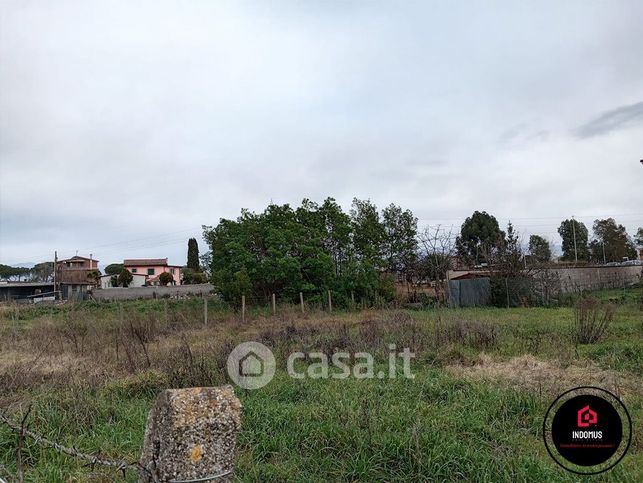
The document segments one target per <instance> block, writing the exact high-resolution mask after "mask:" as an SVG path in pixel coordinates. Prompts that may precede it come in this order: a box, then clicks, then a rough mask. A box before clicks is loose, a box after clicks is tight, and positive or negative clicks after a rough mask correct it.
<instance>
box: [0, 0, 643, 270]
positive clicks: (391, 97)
mask: <svg viewBox="0 0 643 483" xmlns="http://www.w3.org/2000/svg"><path fill="white" fill-rule="evenodd" d="M574 2H576V3H574ZM4 3H5V5H3V15H0V32H1V35H0V36H1V39H2V41H0V263H9V262H14V261H29V260H31V261H34V262H36V261H40V260H41V259H42V258H41V256H42V255H43V254H44V256H47V255H46V254H48V253H49V254H50V253H52V252H53V250H55V249H56V250H58V251H59V254H63V255H65V256H66V255H73V253H74V252H75V250H76V249H78V250H86V251H87V252H90V251H91V252H92V253H93V254H94V256H95V257H96V258H98V259H100V260H101V262H111V261H118V260H119V259H121V260H122V258H124V257H131V258H135V257H152V258H155V257H166V256H168V257H170V259H171V260H172V261H173V262H175V263H183V262H184V261H185V255H186V239H187V237H188V236H198V235H199V233H200V228H199V227H200V225H202V224H205V225H212V224H216V223H217V221H218V220H219V218H221V217H226V218H233V217H236V216H237V215H238V213H239V210H240V208H242V207H244V208H248V209H250V210H255V211H259V210H262V209H263V208H264V207H265V206H266V204H267V203H269V202H270V200H271V199H272V200H274V201H275V202H278V203H291V204H298V203H299V202H300V201H301V200H302V199H303V198H311V199H314V200H317V201H322V200H323V199H324V198H325V197H326V196H333V197H335V198H336V199H337V200H338V202H340V203H341V204H342V205H343V206H344V208H345V209H348V208H349V206H350V202H351V199H352V198H353V197H354V196H357V197H360V198H370V199H372V200H373V201H374V202H375V203H377V204H378V205H379V206H385V205H387V204H389V203H391V202H394V203H399V204H401V205H402V206H404V207H406V208H410V209H412V210H413V211H414V212H415V213H416V215H417V216H418V217H419V218H421V219H422V220H423V221H424V222H427V223H428V222H431V221H432V220H435V219H440V218H448V219H449V220H447V221H448V222H449V223H451V222H453V223H454V224H455V225H456V226H458V225H459V223H461V221H462V219H464V218H465V217H466V216H468V215H470V214H471V212H472V211H473V210H476V209H486V210H488V211H490V212H492V213H494V214H496V215H497V216H499V217H500V216H502V217H506V218H509V217H512V218H514V217H521V218H529V217H542V216H550V217H553V220H552V226H551V227H549V228H545V229H544V230H543V231H544V233H543V234H545V235H547V236H549V233H553V234H554V236H556V235H555V228H556V221H557V219H558V218H557V217H569V216H571V215H572V214H574V215H577V216H580V215H583V214H587V213H589V214H598V213H602V214H606V215H609V214H616V213H632V212H633V211H637V209H636V208H633V207H637V206H643V198H642V196H643V194H642V193H641V190H640V189H639V187H640V184H641V171H642V170H641V169H640V168H641V167H640V165H639V163H636V165H635V166H630V165H629V164H628V165H623V166H619V169H610V170H604V169H603V168H604V162H605V152H609V155H610V157H611V158H612V159H631V157H632V153H634V152H637V150H638V152H640V139H641V138H643V133H642V131H641V129H640V127H641V126H640V125H638V126H637V125H635V119H639V118H637V117H636V116H635V115H634V114H633V113H632V111H627V112H629V113H630V114H629V115H630V120H629V121H627V120H623V117H622V116H626V114H622V115H621V116H616V118H617V119H620V120H621V124H620V125H623V126H624V125H631V126H632V129H629V130H627V131H623V134H624V138H623V139H622V140H620V141H621V142H619V143H618V145H617V146H614V145H612V144H610V143H609V138H604V137H600V136H595V137H594V138H593V139H592V142H591V143H589V142H579V141H578V139H577V138H576V137H575V136H574V135H570V134H569V133H570V130H572V129H573V128H574V127H576V126H579V125H580V124H581V123H583V121H585V120H586V118H589V117H590V114H591V113H588V112H587V106H591V105H602V106H617V105H620V104H622V103H623V102H624V101H623V100H622V99H624V98H625V99H640V98H641V82H640V80H641V78H643V63H642V62H640V57H641V49H640V46H641V45H643V30H642V29H640V28H639V23H640V22H639V19H640V18H641V16H642V15H643V2H638V1H635V0H632V1H628V0H624V2H623V3H624V4H627V5H622V6H621V7H620V8H619V7H614V6H613V2H585V1H583V0H570V2H565V5H561V4H560V2H554V1H553V0H552V1H551V2H549V3H548V7H547V8H543V6H542V4H541V3H537V4H536V3H534V4H533V5H530V4H527V5H523V3H520V4H518V3H516V2H509V1H506V2H496V3H494V2H485V3H484V4H469V3H467V4H466V5H465V4H459V3H457V2H404V3H401V4H399V5H398V4H397V3H394V2H381V1H374V2H357V1H356V2H292V1H290V0H284V1H281V0H275V1H274V2H270V4H269V6H268V4H267V3H266V2H260V1H254V2H253V1H249V2H234V1H230V2H226V1H224V0H221V1H219V2H198V1H192V2H178V1H173V0H141V1H139V2H121V3H111V2H110V3H108V2H104V1H94V0H85V1H82V2H79V1H77V0H60V1H59V2H39V1H36V0H22V1H19V2H4ZM544 25H546V26H547V35H543V26H544ZM596 66H601V67H600V69H598V68H596ZM579 72H583V73H585V75H584V78H583V80H584V82H583V85H582V88H579V81H578V73H579ZM630 108H632V106H630ZM579 113H580V114H579ZM603 124H605V122H603ZM615 124H616V122H614V123H610V121H607V125H608V126H612V125H615ZM637 156H638V154H637ZM636 159H638V157H637V158H636ZM597 172H601V182H602V187H601V195H602V196H601V197H597V196H595V189H594V188H593V186H595V183H596V173H597ZM570 179H574V189H570V188H569V186H568V185H569V184H570V183H569V180H570ZM605 200H609V203H610V204H609V205H606V201H605ZM616 218H617V220H618V217H616ZM619 221H620V220H619ZM623 222H627V223H628V225H627V228H628V230H635V229H636V227H637V226H638V225H641V224H643V215H641V216H640V217H639V218H633V219H630V220H627V219H626V220H623ZM529 229H530V228H529V225H528V224H526V225H525V230H526V231H527V230H529ZM533 229H534V230H536V229H537V230H539V231H541V227H537V228H533ZM177 231H181V233H176V232H177ZM528 234H529V233H528V231H527V232H526V233H525V235H528ZM141 238H144V239H145V240H144V241H142V242H141V241H138V240H140V239H141ZM148 240H149V241H148ZM204 248H205V247H204V246H202V250H203V249H204ZM86 254H87V253H86Z"/></svg>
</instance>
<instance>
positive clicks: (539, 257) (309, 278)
mask: <svg viewBox="0 0 643 483" xmlns="http://www.w3.org/2000/svg"><path fill="white" fill-rule="evenodd" d="M417 222H418V220H417V218H416V217H415V216H414V214H413V213H412V212H411V210H408V209H403V208H402V207H400V206H397V205H395V204H391V205H389V206H387V207H385V208H383V209H382V210H379V209H378V208H377V206H376V205H375V204H373V203H372V202H371V201H370V200H360V199H357V198H355V199H353V202H352V204H351V207H350V210H349V211H348V212H345V211H344V210H343V209H342V207H341V206H340V205H339V204H338V203H337V202H336V201H335V200H334V199H333V198H327V199H326V200H324V202H323V203H321V204H320V203H316V202H314V201H311V200H309V199H304V200H303V201H302V203H301V205H300V206H298V207H291V206H290V205H288V204H284V205H277V204H270V205H269V206H268V207H266V209H265V210H264V211H263V212H261V213H254V212H250V211H248V210H242V211H241V214H240V216H239V217H238V218H237V219H236V220H228V219H221V220H220V221H219V223H218V224H217V225H216V226H205V227H204V232H203V236H204V239H205V240H206V242H207V243H208V245H209V248H210V251H209V252H208V253H206V254H205V255H204V256H203V257H201V261H202V265H205V268H206V269H209V270H208V271H209V274H208V275H209V278H210V280H211V281H212V283H213V284H214V285H215V286H216V287H217V288H218V289H219V291H220V292H221V294H222V295H223V296H224V298H226V299H227V300H230V301H238V300H239V299H240V297H241V295H245V296H246V297H248V298H250V299H252V298H254V299H256V300H268V299H269V298H270V297H271V295H272V294H273V293H275V294H278V295H279V296H280V297H282V298H284V299H286V300H290V301H293V302H296V301H297V300H298V297H299V292H303V293H304V295H305V297H306V300H311V301H318V302H322V301H323V300H324V297H325V293H326V291H327V290H332V291H333V294H334V298H335V299H336V300H337V304H338V305H343V304H344V305H345V304H347V303H348V302H349V301H350V300H351V298H352V297H354V298H356V299H358V300H366V301H375V300H377V299H378V298H382V299H385V300H388V299H392V298H393V297H394V295H395V282H396V281H402V282H403V281H408V282H412V281H418V280H443V279H444V278H445V274H446V271H447V270H449V269H452V268H455V266H454V264H455V263H456V261H459V262H460V263H462V264H463V265H465V266H468V267H474V266H478V267H483V266H487V267H489V266H493V267H495V270H500V271H502V272H503V276H510V275H516V274H519V273H521V272H522V271H523V270H524V268H525V267H526V266H536V265H543V264H546V263H548V262H550V261H551V258H552V248H551V245H550V243H549V241H548V240H547V239H546V238H545V237H543V236H540V235H532V236H530V238H529V240H528V244H525V246H523V242H522V240H520V237H519V236H518V234H517V233H516V231H515V229H514V227H513V225H512V224H511V222H509V224H508V226H507V228H506V230H502V229H501V227H500V225H499V223H498V220H497V219H496V218H495V217H494V216H493V215H491V214H489V213H486V212H484V211H475V212H474V213H473V214H472V215H471V216H470V217H468V218H467V219H466V220H465V221H464V223H463V224H462V226H461V227H460V231H459V233H458V234H454V233H452V232H451V231H450V230H449V229H448V228H445V227H442V226H429V227H426V228H424V230H422V231H419V230H418V223H417ZM570 223H574V224H575V225H574V226H573V230H574V231H575V233H572V244H571V245H570V233H569V231H570ZM583 227H584V225H583V224H582V223H579V222H578V221H576V220H564V221H563V222H562V223H561V225H560V227H559V230H558V231H559V233H560V235H561V237H562V239H563V245H562V249H563V256H562V258H563V259H564V260H575V259H576V256H578V259H579V260H580V261H583V260H586V261H597V262H602V261H603V260H605V261H606V262H609V261H621V260H622V258H623V257H625V256H627V257H630V258H634V257H635V255H636V251H635V243H639V244H640V245H643V229H639V232H638V234H637V237H636V242H635V241H633V240H632V239H631V238H630V237H629V236H628V235H627V232H626V231H625V228H624V227H623V226H622V225H618V224H617V223H616V222H615V221H614V220H613V219H612V218H608V219H605V220H596V222H595V223H594V227H593V229H594V238H593V239H592V240H591V241H588V239H587V237H588V233H587V229H586V228H585V229H584V230H583ZM574 234H575V236H576V244H575V249H574V245H573V236H574ZM574 250H575V251H574ZM603 253H605V256H604V257H603ZM599 255H600V256H599Z"/></svg>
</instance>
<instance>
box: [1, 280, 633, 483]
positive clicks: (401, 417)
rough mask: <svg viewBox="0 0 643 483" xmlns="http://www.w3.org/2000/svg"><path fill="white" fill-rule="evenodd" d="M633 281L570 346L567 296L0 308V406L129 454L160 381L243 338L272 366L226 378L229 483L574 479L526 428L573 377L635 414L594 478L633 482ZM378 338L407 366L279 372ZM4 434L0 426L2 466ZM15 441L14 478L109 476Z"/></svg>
mask: <svg viewBox="0 0 643 483" xmlns="http://www.w3.org/2000/svg"><path fill="white" fill-rule="evenodd" d="M617 292H619V294H618V296H619V297H623V291H617ZM598 295H599V296H600V297H601V298H604V299H605V300H609V299H610V298H613V297H614V296H615V295H614V294H609V293H603V294H598ZM639 295H640V289H638V290H631V291H627V292H626V293H625V297H624V298H621V299H619V301H618V304H619V305H618V308H617V311H616V314H615V317H614V320H613V322H612V324H611V326H610V327H609V329H608V331H607V333H606V334H605V336H604V337H603V338H602V339H601V340H600V341H599V342H597V343H595V344H588V345H578V344H576V343H575V342H574V340H573V337H572V323H573V319H574V311H573V309H572V308H565V307H561V308H515V309H498V308H475V309H457V310H455V309H453V310H435V309H433V310H427V311H399V310H397V311H388V310H382V311H364V312H338V313H333V314H326V313H321V312H315V313H309V314H306V315H305V316H301V315H300V314H298V312H297V310H296V308H288V307H280V310H279V314H278V315H277V316H275V317H271V316H270V315H268V314H269V312H268V311H266V310H263V309H256V310H255V311H253V312H252V313H251V315H250V316H249V317H248V319H247V320H246V322H245V323H244V324H242V323H241V322H240V320H239V316H238V314H237V313H234V312H233V311H231V310H229V309H228V308H226V307H225V306H223V305H221V304H218V303H216V302H211V304H212V305H211V307H210V309H209V314H210V321H209V324H208V326H207V327H204V326H203V317H202V312H201V310H202V301H200V300H185V301H169V302H167V303H166V302H164V301H154V302H133V303H128V304H124V306H123V309H122V312H121V308H120V306H119V305H117V304H104V305H98V304H82V305H77V306H64V307H56V308H49V307H38V308H27V309H20V310H19V311H18V310H14V308H9V309H5V310H4V311H3V312H2V318H0V337H1V338H0V408H2V409H3V410H4V411H5V412H6V413H7V414H9V415H10V416H11V417H12V418H13V419H14V420H19V419H20V416H21V414H22V413H23V412H24V411H25V410H26V408H27V407H28V406H29V405H31V406H32V412H31V416H30V418H29V427H30V429H32V430H33V431H36V432H39V433H41V434H43V435H45V436H47V437H48V438H50V439H53V440H55V441H58V442H60V443H62V444H64V445H67V446H74V447H76V448H78V449H82V450H83V451H84V452H90V453H91V452H95V453H98V454H101V455H103V456H106V457H109V458H115V459H125V460H127V461H135V460H137V458H138V456H139V453H140V449H141V446H142V441H143V433H144V427H145V420H146V417H147V412H148V410H149V409H150V407H151V405H152V403H153V401H154V399H155V397H156V395H157V393H158V392H159V391H160V390H162V389H165V388H168V387H188V386H194V385H219V384H224V383H228V380H227V376H226V374H225V369H224V368H225V360H226V358H227V354H228V353H229V350H230V349H231V348H232V347H234V345H236V344H237V343H239V342H242V341H247V340H258V341H261V342H263V343H264V344H266V345H268V346H269V347H270V348H271V349H272V350H273V351H274V352H275V354H276V357H277V362H278V365H279V368H278V371H277V374H276V376H275V378H274V380H273V381H272V382H270V383H269V384H268V385H267V386H265V387H264V388H262V389H259V390H255V391H250V390H240V389H238V388H237V389H236V393H237V395H238V397H239V398H240V400H241V402H242V404H243V419H242V430H241V433H240V435H239V440H238V454H237V465H236V479H237V480H239V481H311V482H312V481H453V480H463V481H581V480H582V479H583V478H581V477H579V476H576V475H574V474H572V473H569V472H566V471H565V470H563V469H562V468H560V467H559V466H557V465H556V464H555V463H554V461H553V460H552V459H551V458H550V457H549V455H548V454H547V452H546V450H545V447H544V445H543V443H542V435H541V431H542V421H543V417H544V414H545V412H546V410H547V408H548V406H549V404H550V403H551V402H552V400H553V399H554V398H555V397H556V396H557V395H558V394H560V393H561V392H562V391H564V390H565V389H568V388H571V387H573V386H575V385H580V384H595V385H601V386H602V387H606V388H607V389H610V390H612V391H617V392H618V393H619V394H620V395H621V397H622V400H623V401H624V402H625V404H626V405H627V407H628V409H629V412H630V414H631V415H632V418H633V422H634V438H633V442H632V446H631V448H630V451H629V453H628V455H627V456H626V457H625V458H624V460H623V461H622V462H621V463H620V464H619V465H617V466H616V467H615V468H613V469H612V470H610V471H609V472H607V473H605V474H603V475H601V477H600V478H599V479H600V480H601V481H632V482H635V481H643V470H642V468H643V452H642V445H643V437H642V436H641V431H640V427H641V423H642V422H643V389H642V387H643V384H641V382H642V376H643V369H642V367H643V364H642V362H643V312H642V311H641V310H640V308H639V306H638V302H637V301H638V298H637V297H638V296H639ZM134 329H136V330H138V331H139V333H140V331H143V332H144V334H145V337H144V339H145V342H143V343H138V342H137V341H136V339H135V338H133V337H132V336H131V334H132V333H133V331H134ZM390 343H394V344H396V346H397V347H398V348H401V347H405V346H408V347H410V348H411V350H413V351H414V352H415V353H416V358H415V359H414V360H413V362H412V364H411V368H412V372H413V373H414V375H415V378H414V379H406V378H402V377H398V378H396V379H367V380H359V379H354V378H349V379H345V380H338V379H303V380H296V379H292V378H290V377H289V376H288V375H287V373H286V371H285V359H286V357H287V354H288V353H289V352H290V351H293V350H303V351H309V350H319V351H322V352H332V351H333V350H335V349H345V350H347V351H349V352H355V351H369V352H371V353H373V354H374V356H375V357H376V360H378V361H385V360H386V359H385V357H386V354H387V353H388V344H390ZM380 368H381V369H383V370H387V369H386V368H385V367H384V366H378V367H377V368H376V370H379V369H380ZM15 441H16V436H15V434H13V433H12V432H10V431H9V430H8V429H7V428H6V427H0V464H1V465H2V466H4V467H5V468H6V470H7V471H9V472H15V470H16V464H15ZM24 455H25V469H26V473H25V480H26V481H47V482H49V481H51V482H58V481H60V482H67V481H106V482H107V481H119V480H123V476H122V475H121V474H120V473H116V472H114V471H112V470H109V469H103V468H91V467H87V466H85V465H84V462H82V461H77V460H75V459H73V458H70V457H68V456H63V455H61V454H58V453H57V452H55V451H53V450H50V449H43V448H41V447H40V446H37V445H35V444H34V443H33V442H31V441H27V446H26V449H25V451H24ZM1 471H2V470H0V477H1V476H2V475H1ZM125 478H126V480H127V481H136V475H135V474H133V473H128V474H127V475H126V477H125Z"/></svg>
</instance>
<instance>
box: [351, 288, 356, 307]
mask: <svg viewBox="0 0 643 483" xmlns="http://www.w3.org/2000/svg"><path fill="white" fill-rule="evenodd" d="M351 305H352V308H353V309H354V308H355V292H353V291H352V290H351Z"/></svg>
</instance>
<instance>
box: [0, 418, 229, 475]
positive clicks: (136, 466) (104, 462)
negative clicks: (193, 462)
mask: <svg viewBox="0 0 643 483" xmlns="http://www.w3.org/2000/svg"><path fill="white" fill-rule="evenodd" d="M30 410H31V409H30ZM30 410H29V411H28V412H27V414H26V415H25V417H24V418H23V420H22V423H21V424H20V425H18V424H16V423H14V422H13V421H11V420H10V419H9V418H7V417H6V416H5V415H4V414H2V413H0V423H3V424H4V425H6V426H7V427H8V428H9V429H11V430H12V431H14V432H16V433H18V434H19V435H23V436H29V437H30V438H32V439H33V440H34V441H35V443H36V444H40V445H41V446H45V447H49V448H51V449H54V450H56V451H58V452H60V453H64V454H66V455H68V456H72V457H74V458H80V459H83V460H86V461H88V462H89V466H92V467H94V466H96V465H98V466H105V467H109V468H114V469H115V470H117V471H121V472H123V476H125V471H126V470H131V471H136V472H137V473H138V474H139V475H141V474H144V475H145V476H147V477H148V478H150V479H151V480H152V481H154V482H159V480H158V478H157V477H156V475H155V474H153V472H152V471H150V470H149V468H146V467H145V466H143V465H141V464H140V463H127V462H126V461H123V460H120V461H119V460H110V459H106V458H102V457H98V456H96V455H91V454H87V453H83V452H82V451H79V450H77V449H76V448H68V447H66V446H63V445H62V444H60V443H56V442H55V441H51V440H50V439H47V438H45V437H44V436H42V435H41V434H38V433H35V432H33V431H30V430H28V429H26V428H25V422H26V419H27V417H28V415H29V412H30ZM0 471H2V472H4V473H5V474H6V475H7V476H8V477H9V478H10V480H9V481H12V480H17V481H21V480H22V478H17V477H16V476H14V475H13V474H12V473H11V472H10V471H9V470H8V469H7V468H6V467H5V466H4V465H2V464H1V463H0ZM231 474H232V470H228V471H223V472H221V473H217V474H215V475H209V476H204V477H199V478H193V479H189V480H168V481H167V483H201V482H207V481H215V480H218V479H220V478H223V477H226V476H229V475H231ZM0 483H9V482H8V481H6V480H4V479H3V478H2V477H1V476H0Z"/></svg>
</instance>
